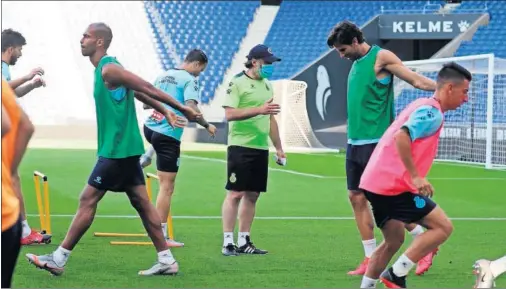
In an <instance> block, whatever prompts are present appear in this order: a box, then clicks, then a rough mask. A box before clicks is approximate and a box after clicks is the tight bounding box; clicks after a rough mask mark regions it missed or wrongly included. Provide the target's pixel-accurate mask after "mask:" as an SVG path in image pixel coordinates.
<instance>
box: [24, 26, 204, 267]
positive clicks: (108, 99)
mask: <svg viewBox="0 0 506 289" xmlns="http://www.w3.org/2000/svg"><path fill="white" fill-rule="evenodd" d="M112 36H113V35H112V31H111V29H110V28H109V27H108V26H107V25H106V24H104V23H93V24H91V25H89V26H88V28H87V29H86V31H85V32H84V33H83V36H82V38H81V52H82V55H83V56H85V57H89V59H90V62H91V63H92V64H93V66H94V67H95V82H94V83H95V87H94V98H95V105H96V114H97V115H96V117H97V132H98V161H97V163H96V165H95V168H94V169H93V171H92V173H91V175H90V177H89V179H88V184H87V185H86V186H85V187H84V189H83V191H82V192H81V197H80V200H79V209H78V210H77V213H76V215H75V217H74V220H73V221H72V224H71V226H70V229H69V231H68V232H67V235H66V237H65V239H64V240H63V242H62V243H61V245H60V246H59V247H58V248H57V249H56V251H54V252H53V253H51V254H47V255H41V256H36V255H34V254H26V258H27V259H28V261H29V262H30V263H32V264H34V265H35V266H36V267H38V268H41V269H44V270H47V271H49V272H50V273H52V274H53V275H61V274H62V273H63V271H64V267H65V265H66V263H67V260H68V258H69V256H70V254H71V252H72V250H73V249H74V247H75V246H76V245H77V243H78V242H79V240H80V239H81V237H82V236H83V235H84V233H86V231H87V230H88V228H89V227H90V226H91V224H92V223H93V219H94V217H95V213H96V210H97V205H98V203H99V201H100V200H101V199H102V198H103V197H104V195H105V193H106V192H107V191H113V192H126V195H127V196H128V198H129V199H130V202H131V204H132V206H133V207H134V208H135V209H136V210H137V212H138V214H139V216H140V218H141V220H142V223H143V225H144V228H145V229H146V231H147V233H148V235H149V237H150V238H151V240H152V241H153V244H154V246H155V248H156V251H157V252H158V262H157V263H156V264H155V265H154V266H153V267H151V268H150V269H148V270H144V271H140V272H139V275H172V274H176V273H177V272H178V271H179V265H178V263H177V262H176V260H175V259H174V257H173V255H172V253H171V251H170V250H169V247H168V245H167V242H166V240H165V238H164V236H163V232H162V225H161V219H160V216H159V215H158V213H157V211H156V209H155V207H154V206H153V204H152V203H151V202H150V200H149V198H148V194H147V191H146V185H145V180H144V174H143V171H142V168H141V166H140V164H139V157H140V156H141V155H142V154H143V153H144V144H143V140H142V137H141V134H140V130H139V126H138V121H137V116H136V112H135V103H134V97H135V98H137V99H139V100H140V101H141V102H143V103H145V104H148V105H149V106H151V107H153V108H154V109H155V110H157V111H158V112H160V113H161V114H162V115H163V116H164V117H166V118H167V120H168V122H169V123H170V124H171V125H172V126H178V127H182V126H184V119H183V118H177V117H176V115H175V114H174V113H173V112H171V111H169V110H168V109H166V108H165V107H164V106H163V105H162V104H161V103H160V102H162V103H165V104H167V105H169V106H171V107H173V108H175V109H177V110H179V111H180V112H182V113H183V114H184V116H186V118H187V119H188V120H190V121H195V120H196V119H197V118H198V117H200V115H199V114H197V113H196V112H195V111H194V110H193V109H191V108H189V107H187V106H184V105H182V104H180V103H179V102H178V101H177V100H176V99H174V98H172V97H171V96H170V95H168V94H166V93H164V92H163V91H161V90H159V89H157V88H155V87H154V86H153V85H151V84H150V83H149V82H147V81H145V80H143V79H142V78H140V77H138V76H137V75H135V74H133V73H131V72H129V71H128V70H125V69H124V68H123V67H122V65H121V64H120V63H119V62H118V60H117V59H116V58H115V57H112V56H110V55H108V54H107V49H108V48H109V45H110V44H111V42H112ZM179 121H182V123H180V122H179ZM118 168H119V169H118Z"/></svg>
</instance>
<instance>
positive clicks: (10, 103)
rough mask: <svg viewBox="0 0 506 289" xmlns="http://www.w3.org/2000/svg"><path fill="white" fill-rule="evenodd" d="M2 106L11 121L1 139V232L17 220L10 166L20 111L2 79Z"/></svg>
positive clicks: (17, 214)
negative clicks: (9, 126)
mask: <svg viewBox="0 0 506 289" xmlns="http://www.w3.org/2000/svg"><path fill="white" fill-rule="evenodd" d="M2 105H3V107H4V109H5V111H6V112H7V114H8V115H9V118H10V120H11V130H10V131H9V133H7V134H6V135H5V136H4V137H3V138H2V232H3V231H5V230H7V229H9V228H10V227H12V226H13V225H14V224H15V223H16V221H17V220H18V218H19V213H20V211H19V199H18V197H17V196H16V194H15V193H14V190H13V188H12V183H11V166H12V159H13V157H14V147H15V140H16V135H17V133H18V127H19V120H20V118H21V110H20V108H19V106H18V104H17V103H16V96H15V95H14V91H13V90H12V89H11V87H10V86H9V84H8V83H7V81H5V80H4V79H2Z"/></svg>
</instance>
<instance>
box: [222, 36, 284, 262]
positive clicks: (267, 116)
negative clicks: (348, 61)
mask: <svg viewBox="0 0 506 289" xmlns="http://www.w3.org/2000/svg"><path fill="white" fill-rule="evenodd" d="M277 61H281V59H279V58H278V57H276V56H274V55H273V54H272V52H271V50H270V48H268V47H267V46H265V45H257V46H255V47H253V48H252V49H251V51H250V53H249V55H248V61H247V62H246V64H245V65H246V68H247V69H248V70H246V71H244V72H241V73H240V74H238V75H236V76H235V77H234V78H233V79H232V80H231V82H230V83H229V86H228V89H227V96H226V99H225V103H224V104H223V107H224V108H225V117H226V118H227V121H228V122H229V132H228V149H227V184H226V186H225V188H226V190H228V193H227V196H226V197H225V201H224V202H223V208H222V218H223V248H222V254H223V255H225V256H236V255H237V254H266V253H267V251H265V250H260V249H258V248H256V247H255V246H254V245H253V243H252V242H251V239H250V229H251V224H252V223H253V218H254V216H255V206H256V201H257V199H258V197H259V196H260V192H265V191H266V190H267V175H268V166H269V137H270V139H271V141H272V143H273V145H274V147H275V148H276V157H277V159H278V160H279V161H278V164H284V160H285V159H286V156H285V153H284V152H283V148H282V146H281V140H280V137H279V130H278V124H277V122H276V119H275V118H274V115H276V114H277V113H279V110H280V107H279V105H277V104H274V103H272V100H273V96H274V91H273V89H272V85H271V83H270V82H269V81H268V78H269V77H271V76H272V72H273V64H274V63H275V62H277ZM239 204H241V205H240V206H239ZM237 213H239V237H238V244H237V245H238V246H236V245H235V243H234V236H233V235H234V233H233V232H234V227H235V223H236V220H237Z"/></svg>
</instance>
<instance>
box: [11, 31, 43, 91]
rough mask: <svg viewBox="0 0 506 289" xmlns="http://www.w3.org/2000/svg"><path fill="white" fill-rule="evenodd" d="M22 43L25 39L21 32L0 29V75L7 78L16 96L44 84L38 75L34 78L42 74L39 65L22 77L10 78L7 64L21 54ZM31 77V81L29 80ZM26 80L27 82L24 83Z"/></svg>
mask: <svg viewBox="0 0 506 289" xmlns="http://www.w3.org/2000/svg"><path fill="white" fill-rule="evenodd" d="M24 45H26V40H25V38H24V37H23V35H22V34H21V33H19V32H17V31H14V30H12V29H5V30H3V31H2V76H3V77H4V78H5V79H6V80H7V82H8V83H9V85H10V86H11V88H12V89H14V90H15V93H16V96H17V97H23V96H25V95H26V94H27V93H29V92H30V91H32V90H34V89H35V88H38V87H41V86H45V85H46V83H45V82H44V80H43V79H42V78H40V77H38V78H35V79H34V77H35V76H37V75H39V76H42V75H44V70H43V69H42V68H40V67H39V68H34V69H33V70H32V71H31V72H30V73H28V74H27V75H25V76H23V77H20V78H17V79H14V80H13V79H11V73H10V71H9V66H11V65H15V64H16V62H17V61H18V59H19V58H20V57H21V56H22V55H23V53H22V50H23V46H24ZM32 79H33V81H31V82H29V81H30V80H32ZM26 82H29V83H28V84H25V83H26ZM23 84H25V85H23Z"/></svg>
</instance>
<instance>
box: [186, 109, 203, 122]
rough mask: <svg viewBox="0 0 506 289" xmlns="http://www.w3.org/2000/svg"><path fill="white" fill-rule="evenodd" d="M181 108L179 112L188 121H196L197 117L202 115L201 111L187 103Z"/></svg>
mask: <svg viewBox="0 0 506 289" xmlns="http://www.w3.org/2000/svg"><path fill="white" fill-rule="evenodd" d="M183 108H184V109H183V110H182V111H181V112H182V113H183V114H184V116H185V117H186V118H187V119H188V120H189V121H197V120H198V119H199V118H201V117H202V113H199V112H197V111H196V110H194V109H193V108H191V107H189V106H188V105H185V106H183Z"/></svg>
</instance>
